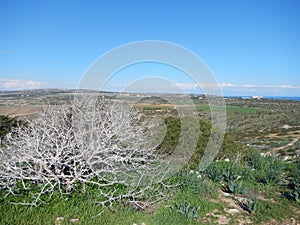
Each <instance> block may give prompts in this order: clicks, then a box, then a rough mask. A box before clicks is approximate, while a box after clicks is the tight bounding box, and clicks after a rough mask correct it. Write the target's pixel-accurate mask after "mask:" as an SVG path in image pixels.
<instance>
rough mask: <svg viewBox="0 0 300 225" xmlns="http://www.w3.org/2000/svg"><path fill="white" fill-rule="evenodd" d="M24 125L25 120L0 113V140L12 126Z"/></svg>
mask: <svg viewBox="0 0 300 225" xmlns="http://www.w3.org/2000/svg"><path fill="white" fill-rule="evenodd" d="M23 125H26V122H24V121H22V120H18V119H16V118H14V117H10V116H6V115H0V140H1V139H3V138H4V137H5V136H6V135H7V134H8V133H10V132H11V131H12V130H13V128H15V127H17V126H23Z"/></svg>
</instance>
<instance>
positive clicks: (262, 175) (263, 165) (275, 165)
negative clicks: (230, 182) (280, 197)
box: [249, 153, 285, 184]
mask: <svg viewBox="0 0 300 225" xmlns="http://www.w3.org/2000/svg"><path fill="white" fill-rule="evenodd" d="M249 165H250V167H251V168H253V169H254V176H255V178H256V180H257V181H258V182H261V183H265V184H278V183H279V182H281V181H282V180H283V173H284V169H285V165H284V162H283V161H282V160H281V159H280V158H278V157H276V156H261V155H260V154H259V153H252V156H251V158H250V161H249Z"/></svg>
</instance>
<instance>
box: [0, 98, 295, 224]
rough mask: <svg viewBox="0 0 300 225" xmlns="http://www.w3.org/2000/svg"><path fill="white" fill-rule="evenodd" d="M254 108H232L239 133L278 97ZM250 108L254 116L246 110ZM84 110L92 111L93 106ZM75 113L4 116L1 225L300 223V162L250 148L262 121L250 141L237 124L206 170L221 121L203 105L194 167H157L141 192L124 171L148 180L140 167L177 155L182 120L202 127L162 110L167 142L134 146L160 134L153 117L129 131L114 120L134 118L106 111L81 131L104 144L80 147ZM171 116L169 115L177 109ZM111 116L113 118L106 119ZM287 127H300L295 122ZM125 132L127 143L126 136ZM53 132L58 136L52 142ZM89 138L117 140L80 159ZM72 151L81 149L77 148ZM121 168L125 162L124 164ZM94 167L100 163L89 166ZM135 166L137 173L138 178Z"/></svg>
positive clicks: (248, 105)
mask: <svg viewBox="0 0 300 225" xmlns="http://www.w3.org/2000/svg"><path fill="white" fill-rule="evenodd" d="M148 100H149V101H150V100H151V101H152V100H153V99H148ZM201 101H202V102H199V104H200V103H201V104H204V103H205V102H203V101H204V100H201ZM163 103H165V102H163ZM244 103H245V104H244ZM244 103H243V105H240V104H237V103H236V102H235V101H233V102H232V108H231V109H232V111H230V110H229V112H228V113H229V131H233V127H234V126H235V125H234V124H236V125H237V124H240V123H242V121H243V120H242V119H241V121H238V120H237V121H236V122H234V121H231V119H232V118H230V116H232V115H233V114H235V113H236V115H238V117H237V118H241V117H243V118H244V119H246V121H248V122H249V123H250V121H251V120H250V117H251V116H250V114H251V115H258V114H260V113H262V112H263V110H262V108H261V105H263V106H264V107H265V106H266V105H267V106H270V107H271V106H272V105H273V104H275V103H274V102H272V101H271V102H264V101H261V102H260V103H259V104H255V103H254V102H251V101H250V100H249V101H246V102H244ZM260 104H261V105H260ZM100 106H101V104H100ZM102 107H104V108H102V110H103V109H105V110H108V109H109V107H115V109H117V108H118V107H121V106H120V105H119V106H116V105H110V106H109V107H107V106H103V105H102ZM105 107H106V108H105ZM122 107H123V106H122ZM124 107H125V106H124ZM246 108H253V110H252V109H251V110H248V109H247V110H244V109H246ZM77 109H78V110H79V111H80V110H83V112H87V111H85V110H87V109H85V108H84V107H81V108H80V107H79V108H77ZM123 109H125V108H123ZM254 109H255V110H254ZM60 110H63V111H60ZM69 110H70V108H68V107H67V108H64V107H62V106H59V107H58V108H55V110H54V111H52V112H51V115H53V114H54V115H56V117H50V115H49V114H44V117H43V118H41V120H39V118H38V117H36V118H34V120H32V121H29V122H28V123H24V122H21V121H20V120H16V119H13V118H11V117H7V116H4V117H1V121H4V122H3V123H2V126H3V127H5V129H3V130H2V132H3V136H2V140H3V139H4V140H5V142H3V143H4V144H3V145H2V146H1V150H0V151H1V155H0V157H1V166H0V180H1V189H0V197H1V198H0V199H1V200H0V201H1V204H0V224H73V223H75V224H108V225H109V224H114V225H115V224H128V225H132V224H146V225H148V224H151V225H152V224H164V225H165V224H166V225H168V224H170V225H171V224H172V225H173V224H246V223H252V224H268V222H270V221H271V220H273V221H274V220H275V221H276V222H277V223H281V224H287V221H289V222H290V221H296V222H295V224H296V223H297V221H299V220H300V213H299V212H300V160H299V158H295V159H293V158H292V159H290V160H285V161H284V160H282V156H281V155H280V154H262V153H263V152H262V151H260V150H258V149H254V148H251V145H249V146H246V145H245V144H244V143H243V142H244V141H245V140H248V139H247V138H249V139H250V137H253V136H251V135H250V133H251V132H253V134H252V135H256V134H254V132H255V129H256V130H258V129H260V128H259V127H257V128H255V129H254V125H253V124H252V125H247V124H244V125H242V124H240V125H241V126H242V127H243V129H244V128H245V127H247V129H248V128H249V130H247V129H245V131H246V136H247V135H248V136H247V138H246V139H243V138H239V137H242V133H241V130H242V128H241V127H237V130H238V131H239V132H237V133H235V132H232V133H230V132H227V133H226V134H225V136H224V141H223V144H222V146H221V148H220V151H219V152H218V154H217V157H216V158H215V160H214V161H213V162H212V163H211V164H210V165H209V167H207V168H206V169H205V170H204V171H203V168H202V167H201V164H200V162H201V157H202V156H203V153H204V152H205V148H206V145H207V142H208V138H209V137H210V135H211V124H210V122H209V120H207V119H205V118H207V117H205V116H204V117H201V112H202V111H201V110H202V109H199V110H200V111H199V115H200V117H201V118H199V120H197V122H199V127H200V132H199V136H198V140H197V142H196V149H195V152H194V153H193V154H192V156H191V158H190V160H189V161H188V163H187V165H186V166H185V167H183V168H181V169H180V170H179V171H177V172H176V173H173V174H171V175H170V176H165V174H162V173H155V171H162V170H155V169H156V168H157V167H155V168H154V167H152V168H154V170H153V171H152V172H154V173H150V175H151V176H152V175H157V176H158V177H159V179H154V180H151V179H150V180H149V179H147V181H153V182H152V183H151V184H149V183H147V184H146V185H134V186H132V185H131V184H132V183H130V179H129V180H128V179H127V180H124V179H123V180H122V179H121V181H122V182H120V179H119V178H120V177H118V176H114V172H116V173H125V174H127V175H128V176H127V177H130V176H132V177H134V176H137V175H138V176H140V177H143V176H144V175H146V174H145V173H138V174H136V173H134V171H136V170H137V169H138V171H142V172H145V171H146V170H143V169H142V168H143V166H145V165H146V164H147V163H149V165H157V163H158V161H155V160H154V161H153V158H152V156H153V155H152V153H153V154H154V153H155V154H157V153H158V154H159V155H161V156H163V157H164V156H166V155H172V153H173V151H174V149H175V148H176V146H177V145H178V142H179V139H180V132H181V129H182V127H181V122H180V120H181V119H184V120H186V124H188V125H189V124H190V126H193V123H194V122H195V121H194V120H192V119H190V118H189V117H185V118H179V117H178V116H177V115H176V114H173V112H172V113H170V114H167V115H163V116H162V115H161V114H160V113H161V112H158V113H157V115H158V116H159V117H160V120H159V121H160V122H159V123H158V124H156V125H158V126H159V127H161V128H163V127H165V128H166V130H165V134H166V135H165V136H164V137H161V134H162V133H160V132H164V130H159V129H158V133H156V135H157V137H155V138H158V140H162V141H161V142H160V143H159V144H158V145H154V146H153V145H152V144H151V145H148V144H145V143H144V142H139V140H135V141H134V142H132V143H131V142H126V140H128V139H127V138H128V137H131V138H134V136H135V135H133V134H140V135H141V136H143V135H144V134H146V133H147V132H149V131H151V129H150V128H149V129H148V128H147V127H146V128H145V129H140V127H142V125H143V123H144V122H145V121H146V120H144V119H145V117H143V116H142V117H140V118H142V120H141V121H136V120H133V121H131V122H134V123H135V124H136V125H138V126H136V127H133V129H132V130H129V131H130V132H128V129H127V128H126V123H124V121H129V120H122V121H123V124H121V121H119V122H120V123H113V121H116V120H117V118H116V117H114V116H117V117H119V118H121V116H124V115H121V114H120V115H119V114H118V115H116V114H115V110H110V111H109V110H108V111H106V113H105V114H101V113H100V114H101V115H102V116H103V117H102V118H101V120H98V119H99V118H98V119H95V120H93V121H94V122H95V121H106V122H105V123H104V124H101V123H99V124H98V123H97V122H95V123H93V124H91V123H87V121H84V122H82V124H81V125H82V126H80V128H81V129H80V130H79V131H80V132H81V133H80V134H81V135H83V137H86V138H87V136H84V135H86V134H95V135H97V137H99V135H100V137H102V139H101V140H98V139H94V138H93V139H85V138H80V142H74V138H75V137H78V136H76V132H77V131H75V130H73V129H72V125H71V123H70V119H71V118H72V116H74V115H72V113H74V111H72V110H71V111H69ZM147 110H149V109H148V108H147V109H146V111H147ZM151 110H152V112H151V113H149V112H148V111H147V112H145V114H143V115H146V116H149V117H151V116H152V113H153V111H155V110H156V109H155V110H153V109H151ZM165 110H166V111H165V112H168V110H169V108H167V109H165ZM274 110H277V108H276V107H275V109H274ZM79 111H78V113H79ZM71 112H72V113H71ZM108 112H110V113H108ZM113 112H114V113H113ZM264 112H265V111H264ZM55 113H56V114H55ZM231 113H233V114H232V115H231ZM78 115H80V114H78ZM85 115H88V114H85ZM127 115H128V114H127ZM130 115H131V114H130ZM261 115H262V118H269V119H271V117H272V116H271V115H270V116H271V117H267V116H266V117H265V115H264V113H262V114H261ZM292 115H294V114H292ZM110 116H111V118H112V120H103V119H104V118H106V119H107V118H109V117H110ZM80 118H81V117H80ZM91 118H93V117H90V119H91ZM123 119H124V118H123ZM51 120H52V121H51ZM34 121H35V122H34ZM42 121H44V122H42ZM77 122H78V121H77ZM284 122H288V123H289V124H291V125H293V126H297V123H296V122H295V121H294V122H293V120H292V119H287V120H286V121H284ZM254 124H255V123H254ZM267 124H269V122H268V121H267V122H266V123H265V124H263V125H262V129H261V130H262V131H261V132H260V133H259V134H262V133H264V132H266V129H270V128H269V125H270V126H271V124H269V125H267ZM77 125H78V124H77ZM79 125H80V124H79ZM101 126H102V127H101ZM237 126H238V125H237ZM272 126H273V125H272ZM99 127H101V129H102V130H101V129H100V130H101V131H103V130H105V132H104V133H103V132H102V133H97V132H99V131H100V130H99V129H98V128H99ZM275 127H276V126H274V127H273V128H272V129H274V131H276V132H281V130H280V129H277V128H275ZM89 128H93V129H95V130H92V133H91V132H87V131H91V130H89ZM125 128H126V130H127V131H126V132H125V130H124V129H125ZM252 129H253V130H252ZM284 129H285V128H284ZM33 131H34V132H33ZM62 131H63V132H62ZM120 131H121V133H120ZM139 132H141V133H139ZM186 132H187V133H188V132H189V130H187V131H186ZM33 134H35V136H34V135H33ZM77 134H78V133H77ZM26 135H27V136H26ZM43 135H44V136H43ZM47 135H48V136H47ZM105 135H107V136H105ZM109 135H110V136H109ZM118 135H120V136H119V137H122V139H118V138H117V136H118ZM264 135H267V134H264ZM282 135H288V134H287V133H284V134H283V133H282ZM46 136H47V137H48V138H49V139H47V138H44V137H46ZM141 136H139V137H141ZM187 136H188V137H187V140H185V141H186V142H184V144H185V143H188V142H189V141H192V140H189V138H190V137H192V136H193V135H192V134H191V135H190V136H189V135H187ZM4 137H5V138H4ZM103 137H107V138H103ZM28 138H29V139H30V138H33V139H30V140H29V139H28ZM237 139H238V141H237ZM26 140H27V142H26ZM34 140H37V141H36V142H34ZM49 140H51V141H50V142H49ZM86 140H89V141H90V140H93V141H94V142H95V143H94V144H95V146H96V145H97V146H99V145H100V146H101V144H100V142H101V143H102V142H104V141H107V142H106V145H105V146H104V147H103V148H102V149H101V150H100V151H99V152H98V153H99V154H100V153H101V154H102V153H103V154H102V155H101V157H100V155H99V154H98V153H97V152H93V154H94V155H93V156H95V157H96V158H97V160H98V161H97V160H96V161H95V160H90V161H88V160H86V159H87V158H86V156H85V155H81V154H78V153H80V152H81V151H80V150H81V149H88V147H89V146H90V144H91V143H90V142H87V141H86ZM118 140H122V141H120V142H118ZM130 140H131V141H132V140H133V139H130ZM140 140H145V139H140ZM112 141H113V142H112ZM34 143H36V145H34ZM287 143H289V142H287ZM132 144H133V145H132ZM112 146H113V147H112ZM109 147H110V148H112V149H114V150H115V151H114V154H112V151H109V152H110V154H106V153H108V152H107V151H105V150H106V149H107V148H109ZM277 147H280V146H277ZM291 147H295V146H291ZM22 149H23V150H22ZM33 149H35V150H33ZM72 149H73V150H75V151H74V152H72ZM124 149H125V150H124ZM139 149H144V150H143V151H139ZM122 150H124V151H125V152H126V153H128V152H129V153H132V154H129V155H130V157H129V158H128V154H122V152H124V151H122ZM132 150H133V151H132ZM85 152H89V151H85ZM20 153H21V154H20ZM89 153H91V152H89ZM150 153H151V154H150ZM24 156H26V160H24ZM22 157H23V158H22ZM103 157H104V158H103ZM3 159H4V160H3ZM16 159H17V161H16ZM100 159H105V160H104V161H103V162H102V164H99V162H100V161H99V160H100ZM116 159H118V160H117V161H116ZM125 159H126V160H127V161H126V160H125ZM133 159H135V160H137V159H139V160H137V161H134V160H133ZM150 159H151V160H152V161H151V160H150ZM76 160H77V161H76ZM122 160H123V161H122ZM128 160H129V161H128ZM130 160H131V161H130ZM149 160H150V161H149ZM88 162H90V163H91V164H89V163H88ZM95 162H96V163H95ZM116 162H118V163H120V164H121V165H123V166H121V167H120V164H118V163H116ZM103 163H104V164H103ZM105 163H106V164H105ZM114 163H116V164H114ZM88 165H92V166H91V167H87V166H88ZM116 165H117V167H115V166H116ZM132 165H135V167H134V171H132V172H131V171H130V169H131V168H132ZM96 169H97V171H96ZM99 169H103V170H104V169H105V171H108V169H109V170H110V172H105V173H102V172H100V173H99ZM115 169H116V170H115ZM128 169H129V170H128ZM160 169H161V167H160ZM37 171H39V172H40V173H39V174H38V173H37ZM82 171H84V172H83V173H82ZM103 174H104V175H103ZM148 175H149V174H148ZM153 177H155V176H152V178H153ZM29 178H30V179H29ZM32 178H35V179H32ZM40 178H43V179H44V178H45V179H44V180H43V179H40ZM122 178H124V177H123V176H122ZM148 178H149V177H148ZM44 181H45V182H44ZM131 181H136V179H132V180H131ZM49 187H50V189H49ZM35 200H38V201H35ZM20 203H21V204H20ZM27 203H30V204H27ZM32 203H34V204H32ZM36 206H37V207H36Z"/></svg>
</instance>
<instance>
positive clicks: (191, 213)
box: [173, 202, 200, 219]
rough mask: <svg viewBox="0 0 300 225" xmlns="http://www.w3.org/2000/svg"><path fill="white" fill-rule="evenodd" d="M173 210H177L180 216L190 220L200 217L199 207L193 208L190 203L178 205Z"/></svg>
mask: <svg viewBox="0 0 300 225" xmlns="http://www.w3.org/2000/svg"><path fill="white" fill-rule="evenodd" d="M173 209H175V210H176V211H177V212H179V213H180V214H182V215H184V216H185V217H187V218H188V219H197V218H198V217H199V213H198V211H199V209H200V207H199V206H192V205H191V204H190V203H189V202H184V203H181V204H176V205H175V206H174V207H173Z"/></svg>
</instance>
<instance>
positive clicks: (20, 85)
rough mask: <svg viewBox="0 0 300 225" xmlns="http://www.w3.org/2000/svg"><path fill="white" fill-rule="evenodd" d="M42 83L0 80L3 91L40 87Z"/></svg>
mask: <svg viewBox="0 0 300 225" xmlns="http://www.w3.org/2000/svg"><path fill="white" fill-rule="evenodd" d="M40 86H41V83H40V82H39V81H33V80H8V79H2V80H0V88H2V89H27V88H36V87H40Z"/></svg>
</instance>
